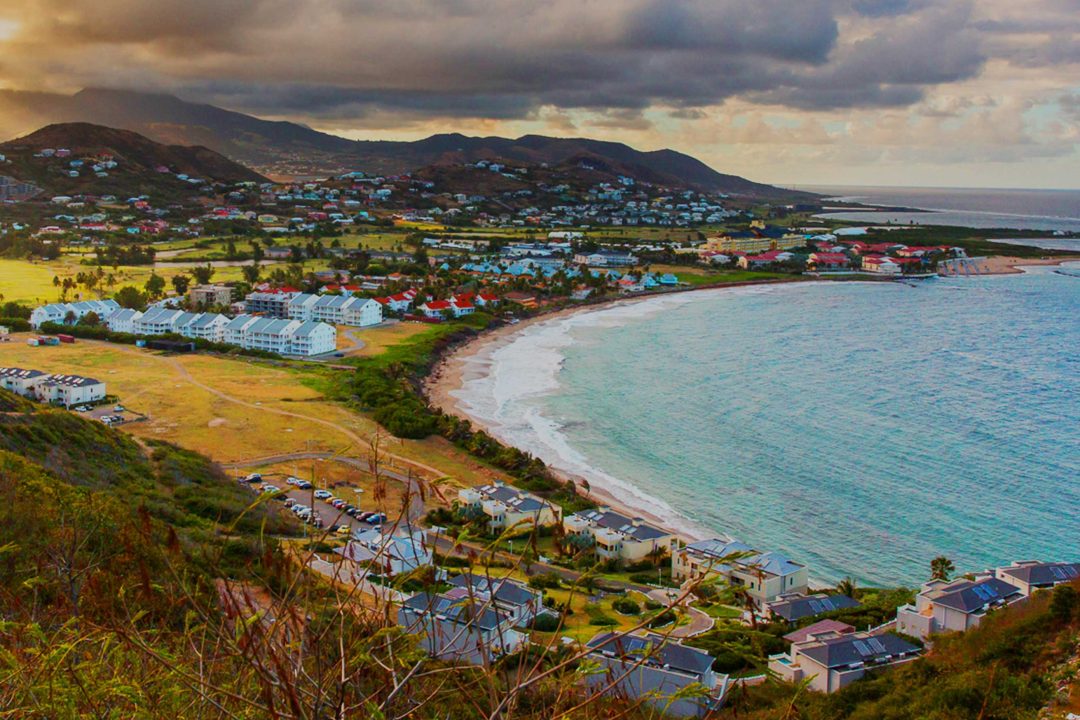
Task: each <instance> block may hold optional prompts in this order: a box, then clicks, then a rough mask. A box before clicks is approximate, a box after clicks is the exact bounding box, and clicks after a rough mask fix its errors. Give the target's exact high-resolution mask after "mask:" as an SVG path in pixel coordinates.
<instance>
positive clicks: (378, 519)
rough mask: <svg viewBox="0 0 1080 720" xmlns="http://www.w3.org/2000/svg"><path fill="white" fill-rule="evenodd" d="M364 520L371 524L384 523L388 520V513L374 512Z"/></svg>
mask: <svg viewBox="0 0 1080 720" xmlns="http://www.w3.org/2000/svg"><path fill="white" fill-rule="evenodd" d="M364 522H366V523H368V524H369V525H382V524H383V523H384V522H386V513H374V514H372V515H371V517H369V518H368V519H367V520H365V521H364Z"/></svg>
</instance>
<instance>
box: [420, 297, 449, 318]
mask: <svg viewBox="0 0 1080 720" xmlns="http://www.w3.org/2000/svg"><path fill="white" fill-rule="evenodd" d="M419 310H420V312H422V313H423V314H424V317H429V318H433V319H438V318H442V317H445V316H446V314H448V313H449V314H453V312H454V310H453V307H452V306H451V305H450V301H449V300H428V301H427V302H426V303H424V304H423V305H421V306H420V308H419Z"/></svg>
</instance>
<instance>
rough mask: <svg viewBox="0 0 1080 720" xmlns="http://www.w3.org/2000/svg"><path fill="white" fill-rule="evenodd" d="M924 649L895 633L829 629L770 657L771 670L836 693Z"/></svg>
mask: <svg viewBox="0 0 1080 720" xmlns="http://www.w3.org/2000/svg"><path fill="white" fill-rule="evenodd" d="M921 652H922V650H921V649H920V648H918V647H916V646H915V645H912V644H911V643H909V642H908V641H906V640H904V639H902V638H900V637H898V636H896V635H892V634H888V633H886V634H883V635H870V634H869V633H849V632H836V631H825V632H822V633H818V634H810V635H809V636H807V638H806V639H804V640H802V641H801V642H796V643H792V645H791V649H790V650H789V651H788V652H787V653H784V654H781V655H773V656H771V657H770V658H769V670H771V671H772V672H774V673H776V675H777V676H778V677H779V678H780V679H781V680H785V681H787V682H790V683H801V682H804V681H805V682H807V683H808V685H809V687H810V689H811V690H816V691H818V692H823V693H832V692H836V691H837V690H840V689H842V688H844V687H847V686H848V685H850V684H851V683H853V682H855V681H856V680H860V679H862V678H863V677H865V676H866V674H867V673H871V672H876V671H878V670H881V669H884V668H888V667H894V666H896V665H901V664H903V663H907V662H911V661H912V660H914V659H915V658H917V657H918V656H919V654H920V653H921Z"/></svg>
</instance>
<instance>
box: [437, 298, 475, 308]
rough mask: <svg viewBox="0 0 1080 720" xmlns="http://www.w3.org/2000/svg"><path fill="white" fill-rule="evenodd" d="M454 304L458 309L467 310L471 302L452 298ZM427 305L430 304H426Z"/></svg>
mask: <svg viewBox="0 0 1080 720" xmlns="http://www.w3.org/2000/svg"><path fill="white" fill-rule="evenodd" d="M454 305H456V306H457V307H458V309H459V310H468V309H469V308H471V307H472V306H473V304H472V303H471V302H469V301H468V300H462V299H461V298H454ZM428 307H431V306H430V305H428Z"/></svg>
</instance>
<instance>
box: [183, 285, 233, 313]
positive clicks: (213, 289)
mask: <svg viewBox="0 0 1080 720" xmlns="http://www.w3.org/2000/svg"><path fill="white" fill-rule="evenodd" d="M188 300H189V301H190V302H191V305H192V306H193V307H196V308H207V307H212V306H215V305H228V304H229V303H231V302H232V288H231V287H229V286H228V285H196V286H195V287H193V288H191V290H189V291H188Z"/></svg>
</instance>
